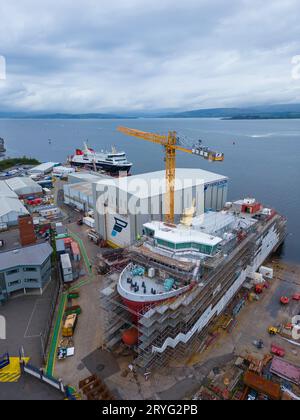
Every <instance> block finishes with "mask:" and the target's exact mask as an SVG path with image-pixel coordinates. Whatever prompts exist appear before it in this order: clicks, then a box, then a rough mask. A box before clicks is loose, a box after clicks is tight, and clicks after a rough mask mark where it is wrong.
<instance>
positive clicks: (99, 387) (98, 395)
mask: <svg viewBox="0 0 300 420" xmlns="http://www.w3.org/2000/svg"><path fill="white" fill-rule="evenodd" d="M79 389H80V391H81V392H82V393H83V395H84V396H85V397H86V398H87V400H88V401H99V400H105V401H112V400H114V399H115V397H114V396H113V394H112V393H111V392H110V390H109V389H108V387H107V386H106V385H105V384H104V383H103V382H102V381H101V379H99V378H98V377H97V376H96V375H93V376H89V377H88V378H86V379H84V380H83V381H80V382H79Z"/></svg>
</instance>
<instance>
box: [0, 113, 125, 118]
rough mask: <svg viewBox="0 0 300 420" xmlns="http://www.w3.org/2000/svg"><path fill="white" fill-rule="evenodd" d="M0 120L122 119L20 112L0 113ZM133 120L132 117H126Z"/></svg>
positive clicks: (93, 115) (106, 116)
mask: <svg viewBox="0 0 300 420" xmlns="http://www.w3.org/2000/svg"><path fill="white" fill-rule="evenodd" d="M0 118H12V119H35V120H92V119H95V120H98V119H99V120H107V119H114V120H116V119H121V118H124V117H122V116H120V115H114V114H97V113H90V114H67V113H55V114H42V113H36V114H35V113H22V112H19V113H18V112H0ZM126 118H133V117H126Z"/></svg>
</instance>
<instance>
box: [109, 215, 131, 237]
mask: <svg viewBox="0 0 300 420" xmlns="http://www.w3.org/2000/svg"><path fill="white" fill-rule="evenodd" d="M127 226H128V223H127V222H124V220H121V219H118V218H117V217H115V225H114V227H113V231H112V233H111V234H112V236H113V237H114V238H115V237H116V236H117V235H118V234H119V233H122V231H123V230H124V229H126V228H127Z"/></svg>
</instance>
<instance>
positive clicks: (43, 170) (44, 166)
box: [28, 162, 59, 175]
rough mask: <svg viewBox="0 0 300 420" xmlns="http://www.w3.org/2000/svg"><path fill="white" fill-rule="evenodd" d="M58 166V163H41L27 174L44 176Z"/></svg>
mask: <svg viewBox="0 0 300 420" xmlns="http://www.w3.org/2000/svg"><path fill="white" fill-rule="evenodd" d="M58 165H59V163H54V162H45V163H41V164H40V165H38V166H35V167H34V168H31V169H29V171H28V173H29V174H32V175H46V174H49V173H50V172H52V171H53V168H55V166H58Z"/></svg>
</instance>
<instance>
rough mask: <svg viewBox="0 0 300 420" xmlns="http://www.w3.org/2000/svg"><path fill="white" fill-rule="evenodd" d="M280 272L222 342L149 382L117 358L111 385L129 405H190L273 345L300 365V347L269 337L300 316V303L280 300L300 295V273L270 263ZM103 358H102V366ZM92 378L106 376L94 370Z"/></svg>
mask: <svg viewBox="0 0 300 420" xmlns="http://www.w3.org/2000/svg"><path fill="white" fill-rule="evenodd" d="M267 265H268V266H269V265H273V267H274V269H275V278H274V280H273V281H272V283H271V287H270V288H269V289H267V290H265V291H264V293H263V295H261V298H260V300H259V301H258V302H256V301H255V302H248V303H247V304H246V306H245V307H244V308H243V309H242V311H241V313H240V314H239V316H238V318H237V325H236V326H235V328H234V329H233V331H232V332H231V333H227V332H223V333H221V335H220V336H219V339H218V340H217V341H216V342H215V343H214V344H213V345H212V346H211V347H209V348H208V349H207V351H205V352H204V353H202V354H195V355H193V356H192V357H191V358H189V360H185V361H184V360H182V361H179V360H178V361H174V362H173V363H172V366H170V367H169V368H165V369H163V370H160V371H156V372H151V375H150V377H149V379H148V380H146V378H144V377H143V376H141V375H138V374H136V373H132V372H129V373H128V374H126V375H124V372H125V371H126V370H128V364H129V363H130V361H131V359H130V357H125V356H123V357H121V356H117V355H115V361H113V364H115V363H116V362H117V363H118V365H119V367H120V370H119V371H117V372H115V373H113V374H112V375H111V376H107V375H105V376H104V377H102V379H105V381H106V384H107V385H108V386H109V387H110V389H111V390H113V391H114V392H115V394H116V393H117V395H118V396H119V397H120V398H122V399H125V400H130V399H132V400H136V399H155V400H156V399H158V400H159V399H169V400H175V399H178V398H180V399H184V398H187V399H190V398H192V396H193V395H194V393H195V391H196V390H197V388H200V386H201V384H202V383H203V381H204V380H205V378H206V377H207V376H208V374H209V373H210V371H211V370H212V369H214V368H219V367H221V366H223V365H225V364H228V363H229V364H230V363H231V362H232V363H233V361H234V360H235V359H236V357H237V356H239V355H247V354H251V355H254V356H255V357H258V358H263V356H264V354H266V353H269V352H270V346H271V344H272V343H275V344H278V345H279V346H280V347H283V348H284V349H285V350H286V359H287V360H290V361H291V362H295V363H299V351H300V350H299V347H296V346H294V345H292V344H290V343H288V342H286V341H284V340H283V339H282V338H280V336H276V337H271V336H270V335H269V334H268V327H269V326H270V325H278V324H280V323H287V322H290V321H291V317H292V316H293V315H295V314H298V312H300V303H299V302H296V301H292V302H291V303H290V305H289V306H287V307H283V306H282V305H281V304H280V302H279V299H280V297H281V296H282V294H285V295H286V294H287V295H289V296H290V295H292V294H293V293H295V292H297V291H298V292H299V290H300V267H299V266H294V265H288V264H283V263H279V262H278V261H274V262H273V263H270V262H269V263H268V264H267ZM257 339H262V340H263V341H264V345H265V348H264V349H263V350H257V349H256V348H255V347H254V345H253V341H254V340H257ZM101 363H103V358H102V357H99V364H101ZM91 373H97V374H98V375H99V376H100V377H101V372H97V371H96V370H95V369H92V370H91Z"/></svg>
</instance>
